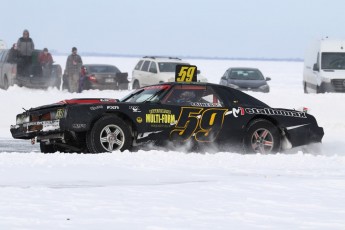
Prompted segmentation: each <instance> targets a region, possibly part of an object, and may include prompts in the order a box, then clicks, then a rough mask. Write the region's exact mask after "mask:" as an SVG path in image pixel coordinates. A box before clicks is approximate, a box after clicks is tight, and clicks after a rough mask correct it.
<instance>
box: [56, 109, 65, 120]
mask: <svg viewBox="0 0 345 230" xmlns="http://www.w3.org/2000/svg"><path fill="white" fill-rule="evenodd" d="M64 115H65V111H64V110H63V109H58V110H57V111H56V114H55V119H61V118H63V117H64Z"/></svg>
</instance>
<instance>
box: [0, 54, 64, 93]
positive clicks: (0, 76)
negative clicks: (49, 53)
mask: <svg viewBox="0 0 345 230" xmlns="http://www.w3.org/2000/svg"><path fill="white" fill-rule="evenodd" d="M9 52H10V50H8V49H6V50H0V88H3V89H8V87H9V86H12V85H18V86H20V87H21V86H25V87H28V88H39V89H46V88H48V87H56V88H58V89H60V84H61V78H62V70H61V66H60V65H58V64H53V65H52V68H51V73H50V75H49V76H43V74H42V66H41V65H40V63H39V61H38V55H39V54H40V53H41V52H42V50H34V52H33V54H32V64H31V66H30V67H29V69H30V70H31V76H23V74H22V72H23V71H22V69H21V68H22V67H21V66H22V65H21V59H20V58H18V59H16V60H10V55H9Z"/></svg>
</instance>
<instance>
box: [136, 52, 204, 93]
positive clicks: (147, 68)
mask: <svg viewBox="0 0 345 230" xmlns="http://www.w3.org/2000/svg"><path fill="white" fill-rule="evenodd" d="M176 65H189V63H188V62H186V61H183V60H181V59H180V58H176V57H158V56H152V57H148V56H146V57H143V58H141V59H140V60H139V62H138V63H137V64H136V66H135V67H134V70H133V72H132V88H133V89H138V88H140V87H142V86H148V85H153V84H158V83H162V82H171V81H174V80H175V69H176ZM198 79H199V81H200V82H207V79H206V78H205V77H203V76H201V75H200V71H199V70H198Z"/></svg>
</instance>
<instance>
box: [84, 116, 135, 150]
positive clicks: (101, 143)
mask: <svg viewBox="0 0 345 230" xmlns="http://www.w3.org/2000/svg"><path fill="white" fill-rule="evenodd" d="M86 138H87V141H86V143H87V148H88V149H89V151H90V152H91V153H102V152H113V151H117V150H120V151H124V150H126V149H130V147H131V146H132V142H133V139H132V135H131V131H130V129H129V127H128V125H127V124H126V123H125V122H124V121H123V120H121V119H120V118H119V117H117V116H104V117H102V118H100V119H99V120H98V121H97V122H96V123H95V124H94V126H93V127H92V129H91V130H90V131H89V132H88V134H87V137H86Z"/></svg>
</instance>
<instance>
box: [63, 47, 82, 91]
mask: <svg viewBox="0 0 345 230" xmlns="http://www.w3.org/2000/svg"><path fill="white" fill-rule="evenodd" d="M82 65H83V61H82V59H81V57H80V56H79V55H78V54H77V48H76V47H73V48H72V54H70V55H69V56H68V58H67V61H66V68H65V74H66V75H67V78H68V86H69V91H70V92H78V88H79V74H80V71H81V67H82Z"/></svg>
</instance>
